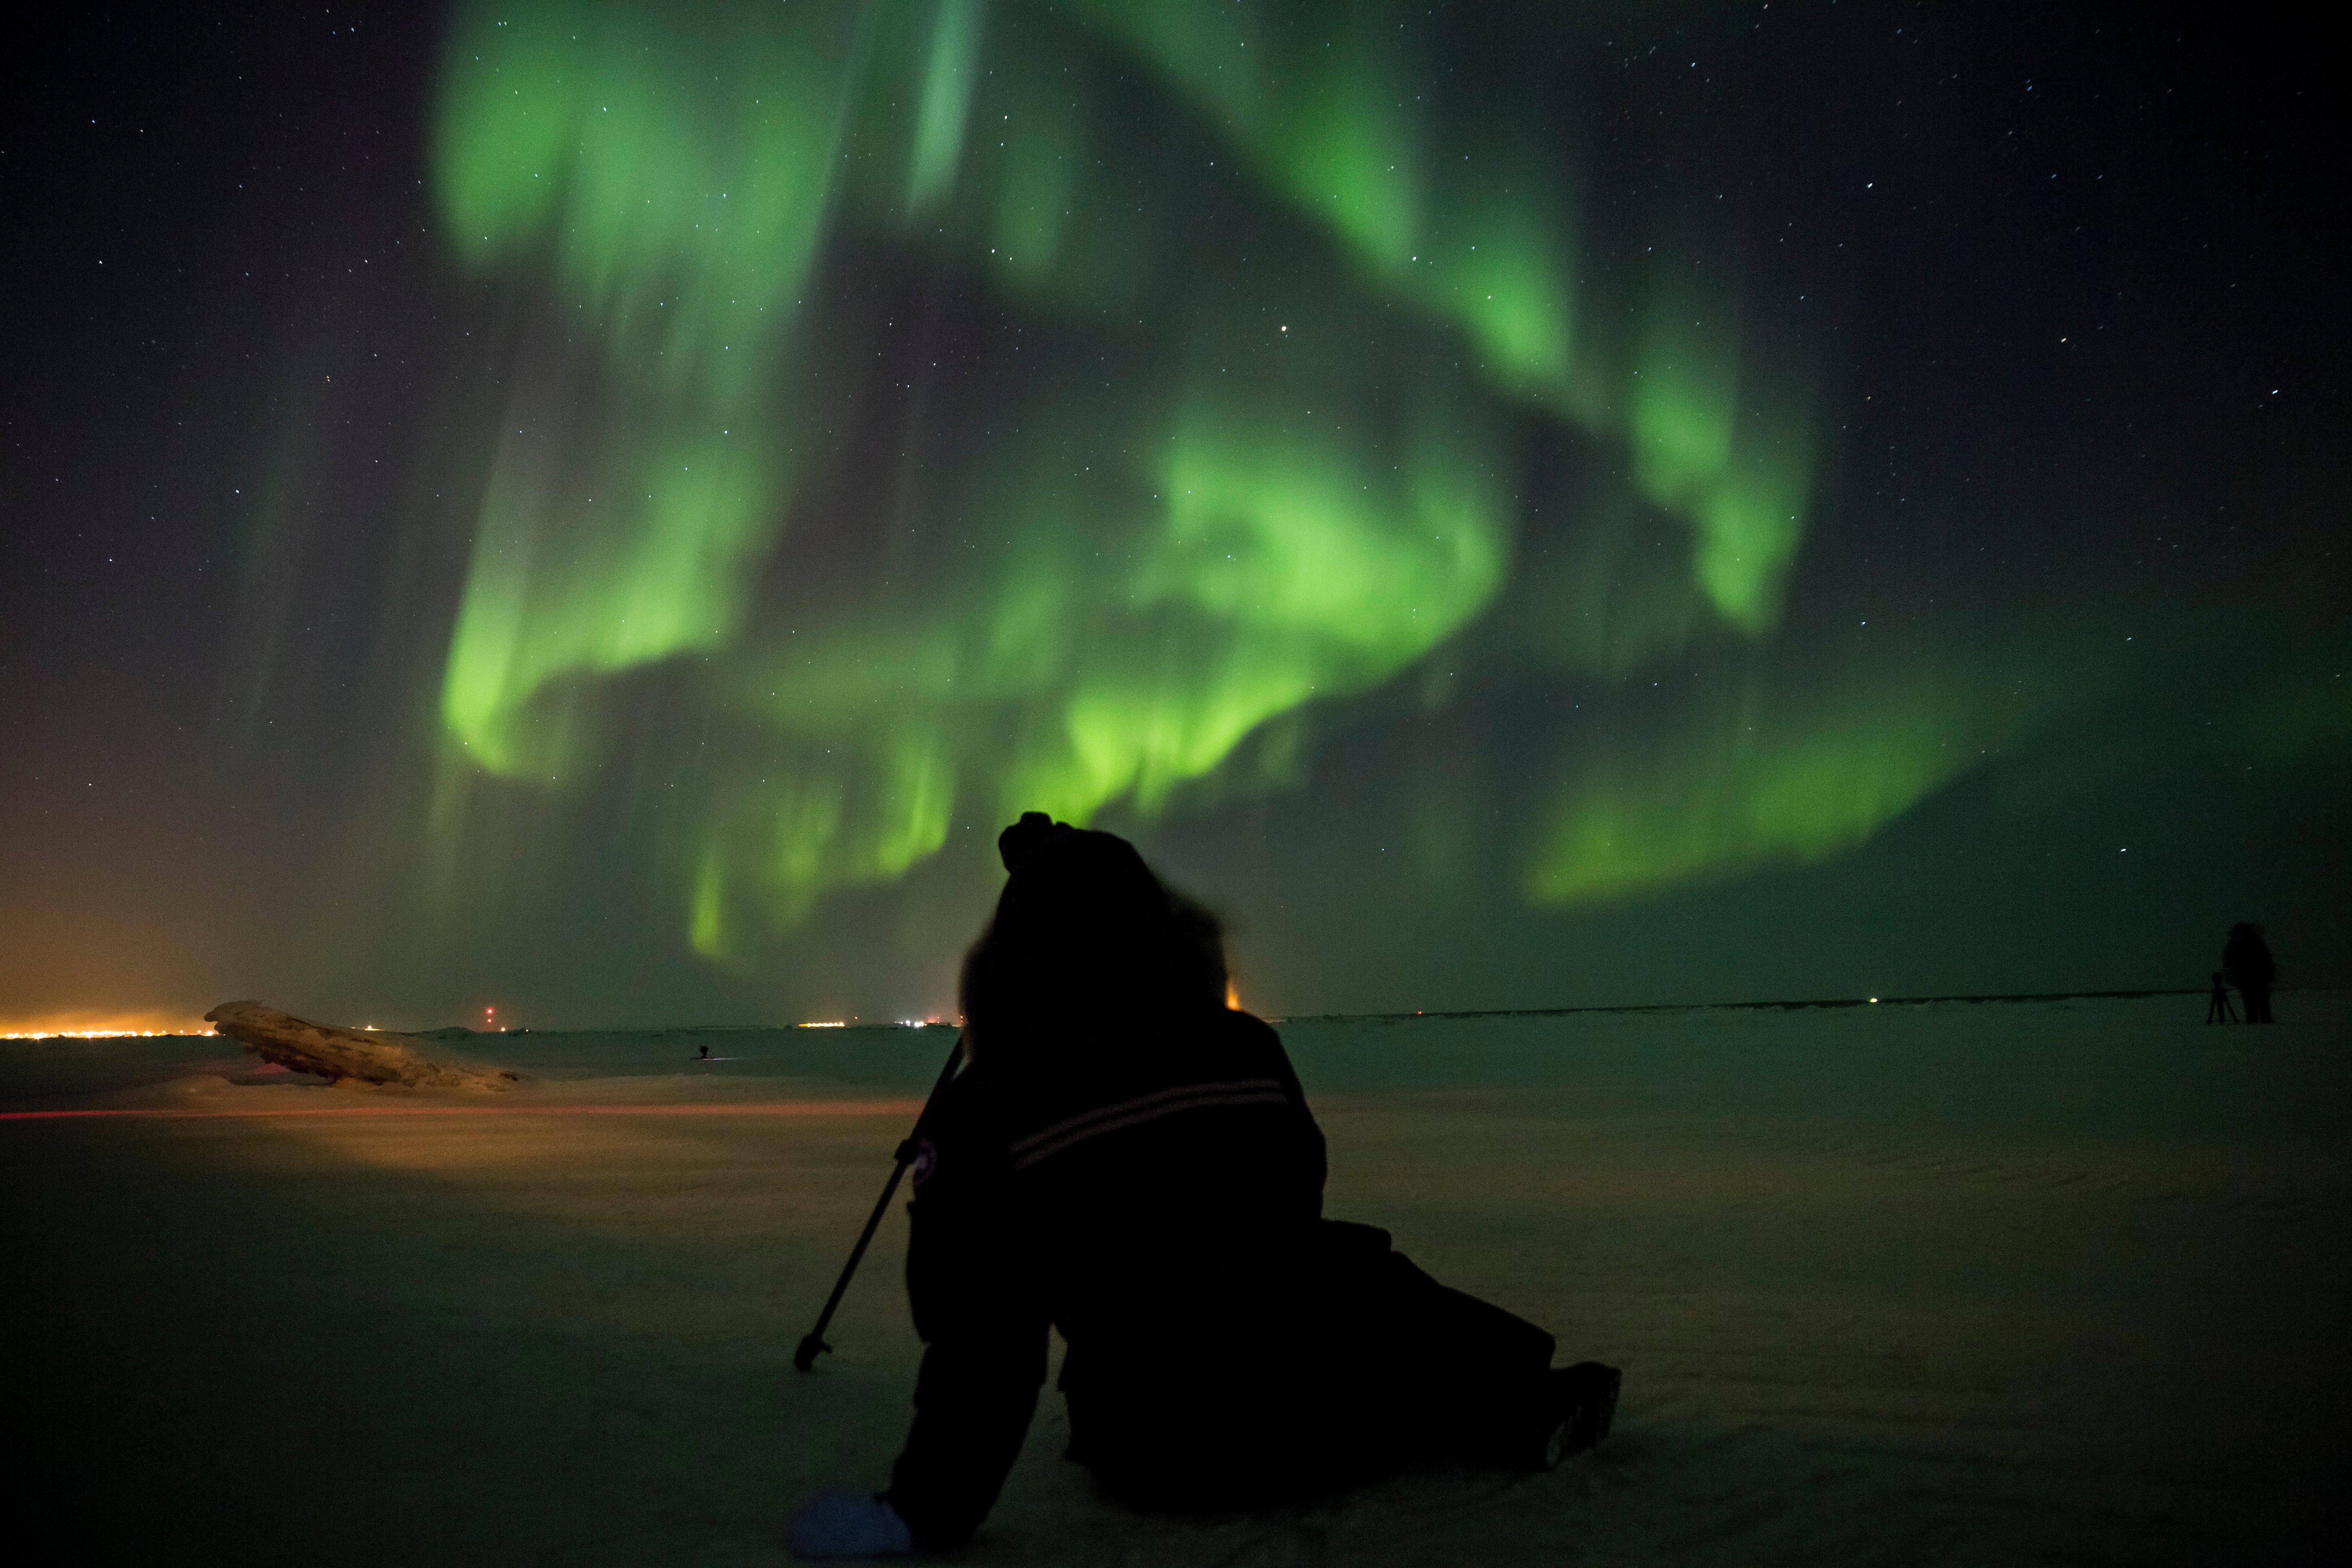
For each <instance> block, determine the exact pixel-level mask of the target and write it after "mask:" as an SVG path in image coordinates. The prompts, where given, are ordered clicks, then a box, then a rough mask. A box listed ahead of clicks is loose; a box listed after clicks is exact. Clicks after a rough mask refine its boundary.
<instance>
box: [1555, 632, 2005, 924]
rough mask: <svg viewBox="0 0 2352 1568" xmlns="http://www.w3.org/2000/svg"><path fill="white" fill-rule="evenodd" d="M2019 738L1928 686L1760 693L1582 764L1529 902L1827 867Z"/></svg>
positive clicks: (1894, 683)
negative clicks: (2008, 738) (1771, 868)
mask: <svg viewBox="0 0 2352 1568" xmlns="http://www.w3.org/2000/svg"><path fill="white" fill-rule="evenodd" d="M2010 728H2011V726H2010V725H2008V724H2006V723H2003V722H2001V721H1999V720H1997V719H1996V718H1994V717H1993V716H1992V715H1990V714H1989V713H1987V712H1986V711H1985V710H1983V709H1982V707H1981V705H1979V704H1978V703H1976V702H1973V701H1971V700H1969V699H1968V698H1967V697H1965V696H1964V695H1963V694H1961V693H1958V692H1957V691H1955V690H1953V689H1950V688H1948V686H1946V685H1943V684H1941V683H1938V682H1937V681H1935V680H1932V679H1921V678H1916V677H1913V678H1908V679H1891V680H1889V679H1881V680H1879V681H1877V682H1876V683H1874V684H1871V685H1857V684H1854V683H1853V682H1845V683H1832V684H1831V685H1830V688H1829V689H1828V690H1827V691H1826V693H1819V694H1814V695H1811V696H1809V697H1805V698H1791V697H1790V696H1787V695H1785V694H1784V695H1780V696H1778V697H1777V699H1776V698H1775V697H1774V696H1772V695H1769V694H1767V693H1765V692H1762V691H1760V690H1755V691H1751V692H1750V693H1749V694H1748V696H1747V697H1746V698H1744V699H1743V700H1740V701H1738V702H1737V703H1734V704H1731V705H1728V706H1727V707H1725V708H1722V709H1718V710H1715V711H1712V712H1708V711H1704V710H1703V711H1701V712H1700V713H1698V714H1696V715H1695V716H1694V717H1693V719H1692V721H1689V722H1688V723H1687V724H1686V725H1685V727H1684V728H1682V729H1681V730H1679V731H1677V732H1675V733H1673V734H1670V735H1668V736H1665V737H1663V738H1660V739H1658V740H1655V741H1653V742H1648V743H1643V744H1635V745H1628V746H1623V747H1612V748H1610V749H1608V750H1606V751H1605V752H1604V753H1603V754H1601V755H1599V756H1596V757H1591V758H1588V759H1585V760H1584V761H1582V762H1581V763H1580V764H1579V765H1577V766H1576V767H1575V768H1574V770H1573V777H1572V780H1571V782H1570V784H1567V786H1566V787H1565V788H1564V789H1563V790H1562V791H1561V793H1560V795H1559V797H1558V798H1557V800H1556V801H1555V803H1554V805H1553V807H1552V809H1551V811H1550V813H1549V817H1548V820H1547V821H1546V824H1545V826H1544V827H1543V829H1542V831H1541V833H1540V834H1539V837H1538V844H1537V846H1536V848H1535V852H1534V854H1533V856H1532V858H1531V862H1530V867H1529V871H1528V881H1527V890H1528V896H1529V897H1530V898H1532V899H1534V900H1537V901H1538V902H1543V903H1555V904H1581V903H1594V902H1600V901H1603V900H1612V899H1620V898H1623V897H1626V896H1628V895H1631V894H1635V893H1641V892H1646V891H1651V890H1654V889H1660V888H1664V887H1670V886H1673V885H1675V884H1676V883H1680V882H1685V881H1688V880H1690V879H1694V878H1701V877H1727V876H1732V875H1736V874H1738V873H1740V872H1743V871H1749V870H1754V869H1756V868H1760V867H1763V866H1768V865H1773V864H1787V863H1794V864H1800V865H1803V864H1811V863H1815V862H1818V861H1822V860H1825V859H1827V858H1830V857H1832V856H1834V855H1837V854H1840V853H1843V851H1845V850H1848V849H1852V848H1853V847H1856V846H1858V845H1860V844H1862V843H1863V842H1864V840H1865V839H1867V838H1868V837H1870V836H1871V835H1872V834H1873V833H1874V832H1876V831H1877V830H1878V829H1879V828H1880V827H1882V826H1885V824H1887V823H1888V822H1891V821H1893V820H1894V819H1895V817H1897V816H1901V815H1902V814H1903V813H1905V812H1906V811H1908V810H1910V809H1911V808H1912V807H1913V806H1915V805H1918V804H1919V803H1920V802H1921V801H1923V800H1925V799H1926V798H1927V796H1928V795H1932V794H1933V793H1935V792H1936V791H1937V790H1938V789H1940V788H1942V787H1944V786H1945V785H1946V784H1949V783H1951V782H1952V781H1953V780H1954V779H1956V778H1958V777H1959V776H1960V775H1961V774H1962V773H1965V772H1966V771H1968V770H1969V769H1970V768H1972V767H1975V766H1978V765H1980V764H1982V763H1984V762H1985V761H1986V760H1987V759H1988V758H1989V757H1990V755H1991V754H1992V752H1994V751H1995V750H1997V749H1998V746H1999V744H2000V742H2001V740H2002V738H2004V737H2005V735H2006V734H2007V732H2008V731H2009V730H2010Z"/></svg>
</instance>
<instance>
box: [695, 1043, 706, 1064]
mask: <svg viewBox="0 0 2352 1568" xmlns="http://www.w3.org/2000/svg"><path fill="white" fill-rule="evenodd" d="M695 1059H696V1060H698V1061H706V1062H707V1061H709V1059H710V1047H709V1046H705V1047H702V1055H701V1056H699V1057H698V1058H695Z"/></svg>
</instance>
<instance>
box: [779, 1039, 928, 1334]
mask: <svg viewBox="0 0 2352 1568" xmlns="http://www.w3.org/2000/svg"><path fill="white" fill-rule="evenodd" d="M962 1056H963V1037H962V1036H961V1035H958V1036H957V1037H956V1043H955V1048H954V1049H953V1050H951V1051H950V1052H948V1060H947V1065H946V1066H945V1067H943V1068H940V1080H939V1081H938V1082H937V1083H935V1084H933V1085H931V1094H930V1098H929V1100H924V1101H923V1109H922V1112H921V1114H919V1115H918V1116H917V1117H916V1118H915V1129H914V1131H911V1132H909V1133H908V1134H907V1136H906V1137H904V1138H903V1139H901V1140H899V1142H898V1154H897V1159H898V1165H897V1167H896V1168H894V1169H893V1170H892V1171H891V1173H890V1179H889V1180H888V1181H887V1182H885V1183H883V1184H882V1195H881V1196H880V1197H878V1198H877V1199H875V1200H874V1212H873V1213H872V1214H870V1215H866V1228H865V1229H864V1230H862V1231H860V1232H859V1233H858V1235H857V1245H856V1247H851V1248H850V1249H849V1261H848V1262H846V1263H845V1264H843V1265H842V1266H841V1278H840V1279H836V1280H835V1281H834V1282H833V1294H832V1295H830V1296H827V1297H826V1298H825V1299H824V1311H822V1312H819V1313H818V1314H817V1315H816V1327H815V1328H813V1329H811V1330H810V1331H808V1332H807V1333H806V1334H804V1335H803V1336H802V1337H801V1344H800V1349H798V1350H796V1351H794V1352H793V1366H794V1367H796V1368H798V1369H799V1370H800V1371H802V1372H807V1371H809V1370H811V1369H812V1368H814V1366H815V1365H816V1358H817V1357H818V1356H819V1355H820V1354H822V1353H823V1352H826V1351H829V1350H831V1349H832V1348H833V1347H832V1346H831V1345H829V1344H827V1343H825V1342H824V1330H825V1325H826V1324H828V1323H830V1322H832V1321H833V1310H834V1309H835V1308H836V1307H838V1306H840V1305H841V1298H842V1293H843V1292H844V1291H845V1290H847V1289H849V1279H850V1276H851V1275H853V1274H855V1273H856V1272H857V1264H858V1260H859V1259H860V1258H864V1257H865V1256H866V1243H867V1242H870V1241H872V1240H873V1239H874V1233H875V1231H876V1230H877V1229H878V1228H880V1226H881V1224H882V1215H884V1214H885V1213H886V1212H887V1211H888V1209H889V1207H890V1194H893V1193H895V1192H897V1191H898V1178H899V1177H901V1176H903V1175H905V1174H906V1173H907V1167H908V1166H909V1165H911V1164H913V1163H915V1153H916V1146H917V1145H918V1144H919V1142H921V1141H922V1137H923V1123H924V1122H926V1121H929V1120H930V1115H931V1107H932V1106H933V1105H934V1104H936V1103H938V1101H939V1098H940V1090H941V1089H945V1088H947V1086H948V1079H951V1078H953V1077H954V1076H955V1069H956V1063H957V1061H958V1060H959V1059H961V1057H962Z"/></svg>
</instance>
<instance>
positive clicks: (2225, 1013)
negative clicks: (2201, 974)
mask: <svg viewBox="0 0 2352 1568" xmlns="http://www.w3.org/2000/svg"><path fill="white" fill-rule="evenodd" d="M2205 1021H2206V1022H2207V1023H2209V1024H2234V1023H2236V1022H2237V1021H2238V1010H2237V1009H2236V1008H2235V1007H2233V1006H2231V1005H2230V985H2229V983H2228V982H2227V981H2225V980H2223V979H2222V978H2221V971H2220V970H2218V969H2217V970H2215V971H2214V972H2213V994H2212V997H2211V998H2210V1000H2209V1001H2207V1002H2206V1004H2205Z"/></svg>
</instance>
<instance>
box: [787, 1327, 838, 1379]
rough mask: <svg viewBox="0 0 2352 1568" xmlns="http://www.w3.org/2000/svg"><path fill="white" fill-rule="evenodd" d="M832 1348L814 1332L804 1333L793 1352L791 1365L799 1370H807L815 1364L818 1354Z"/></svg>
mask: <svg viewBox="0 0 2352 1568" xmlns="http://www.w3.org/2000/svg"><path fill="white" fill-rule="evenodd" d="M832 1348H833V1347H832V1346H831V1345H829V1344H827V1343H825V1342H824V1341H823V1340H821V1339H819V1338H817V1337H816V1336H815V1335H814V1334H808V1335H804V1336H803V1338H802V1340H801V1348H800V1349H798V1350H796V1351H794V1352H793V1367H794V1368H796V1369H797V1370H799V1371H801V1372H807V1371H809V1370H811V1369H812V1368H814V1366H815V1365H816V1358H817V1357H818V1355H820V1354H821V1353H823V1352H825V1351H829V1350H831V1349H832Z"/></svg>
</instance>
